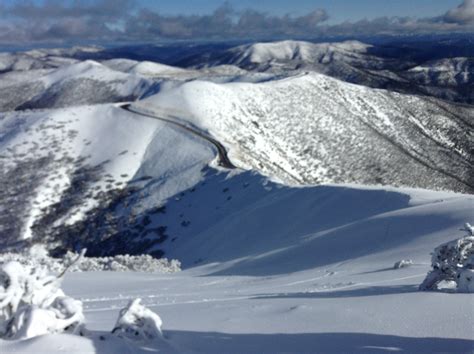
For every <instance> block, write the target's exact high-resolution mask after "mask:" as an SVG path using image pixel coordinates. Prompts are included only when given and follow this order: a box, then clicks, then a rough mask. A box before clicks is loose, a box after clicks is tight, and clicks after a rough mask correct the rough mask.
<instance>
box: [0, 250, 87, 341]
mask: <svg viewBox="0 0 474 354" xmlns="http://www.w3.org/2000/svg"><path fill="white" fill-rule="evenodd" d="M77 260H79V257H77V259H76V261H77ZM66 270H67V269H65V270H64V271H63V272H62V273H61V274H59V275H57V276H56V275H51V274H50V273H49V271H48V270H47V269H46V268H45V267H43V266H40V265H37V266H25V265H22V264H20V263H18V262H15V261H12V262H9V263H6V264H5V265H3V266H2V267H1V269H0V338H8V339H23V338H31V337H35V336H38V335H42V334H47V333H58V332H63V331H68V332H76V331H78V330H79V329H80V328H81V327H82V324H83V322H84V316H83V314H82V303H81V302H80V301H76V300H74V299H72V298H70V297H67V296H66V295H65V294H64V292H63V291H62V290H61V288H60V285H61V280H62V277H63V275H64V273H65V271H66Z"/></svg>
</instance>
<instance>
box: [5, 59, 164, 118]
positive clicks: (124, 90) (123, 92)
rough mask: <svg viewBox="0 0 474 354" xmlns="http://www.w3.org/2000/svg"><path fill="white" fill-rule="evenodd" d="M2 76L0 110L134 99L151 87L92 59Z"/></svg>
mask: <svg viewBox="0 0 474 354" xmlns="http://www.w3.org/2000/svg"><path fill="white" fill-rule="evenodd" d="M3 76H6V80H5V81H4V78H3ZM3 76H1V77H0V79H1V80H2V84H0V111H9V110H24V109H38V108H55V107H67V106H71V105H83V104H95V103H106V102H116V101H127V100H134V99H136V98H138V97H140V96H141V95H142V94H143V93H144V92H146V91H147V90H148V89H150V88H151V87H153V85H154V84H155V81H153V80H151V79H149V78H145V77H143V76H140V75H134V74H125V73H122V72H119V71H116V70H111V69H109V68H108V67H106V66H104V65H102V64H100V63H98V62H95V61H92V60H87V61H83V62H77V63H73V64H66V65H62V66H61V67H59V68H57V69H53V70H51V69H50V70H44V69H42V70H33V71H27V72H25V71H13V72H10V73H6V74H4V75H3Z"/></svg>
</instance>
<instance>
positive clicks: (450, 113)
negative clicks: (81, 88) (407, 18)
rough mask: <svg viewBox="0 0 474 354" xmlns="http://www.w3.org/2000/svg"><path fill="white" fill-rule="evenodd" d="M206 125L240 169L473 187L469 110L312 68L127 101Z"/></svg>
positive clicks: (291, 176)
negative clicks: (295, 73) (261, 79)
mask: <svg viewBox="0 0 474 354" xmlns="http://www.w3.org/2000/svg"><path fill="white" fill-rule="evenodd" d="M132 107H133V109H135V110H137V111H143V112H148V113H152V114H155V115H158V116H165V117H166V116H170V117H174V118H175V119H176V118H178V119H181V120H182V121H186V122H188V123H189V124H194V125H196V126H198V127H200V128H201V129H204V130H207V131H209V132H211V134H213V135H214V136H216V137H218V138H219V139H220V140H221V141H222V142H224V143H226V144H227V146H228V147H229V148H230V151H231V156H232V158H233V159H234V160H235V161H240V163H241V165H242V166H250V167H253V168H255V169H259V170H262V171H264V173H266V174H268V175H272V176H276V177H278V178H280V179H282V180H284V181H286V182H293V183H294V182H297V183H302V184H308V183H321V182H326V183H327V182H344V183H348V182H350V183H363V184H389V185H405V186H413V187H423V188H431V189H447V190H457V191H472V190H473V185H474V184H473V180H472V161H473V160H472V159H473V157H472V148H471V147H472V139H473V137H472V135H471V134H470V133H469V131H470V129H471V128H470V127H472V123H473V119H474V110H473V109H472V108H469V107H462V106H457V105H450V104H447V103H445V102H442V101H437V100H432V99H423V98H420V97H415V96H407V95H401V94H396V93H392V92H389V91H384V90H374V89H369V88H367V87H363V86H357V85H351V84H347V83H344V82H342V81H338V80H335V79H332V78H329V77H327V76H323V75H320V74H315V73H312V74H306V75H300V76H296V77H290V78H287V79H283V80H277V81H269V82H265V83H256V84H251V83H232V84H223V85H219V84H214V83H210V82H202V81H194V82H190V83H186V84H184V85H181V86H178V87H174V88H172V89H169V90H163V91H161V92H160V93H159V94H158V95H156V96H152V97H149V98H147V99H145V100H143V101H139V102H136V103H135V104H134V105H133V106H132Z"/></svg>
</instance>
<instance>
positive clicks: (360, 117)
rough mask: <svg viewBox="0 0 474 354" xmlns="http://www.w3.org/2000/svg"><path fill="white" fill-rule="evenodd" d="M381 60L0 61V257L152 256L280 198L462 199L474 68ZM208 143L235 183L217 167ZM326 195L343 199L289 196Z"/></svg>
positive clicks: (304, 51) (458, 60)
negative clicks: (393, 192) (47, 253)
mask: <svg viewBox="0 0 474 354" xmlns="http://www.w3.org/2000/svg"><path fill="white" fill-rule="evenodd" d="M157 48H158V47H156V48H155V50H159V48H158V49H157ZM387 51H388V49H387ZM387 51H385V52H384V54H383V55H382V54H381V49H380V48H379V47H377V46H376V45H369V44H363V43H360V42H354V41H350V42H342V43H319V44H314V43H308V42H298V41H284V42H276V43H257V44H248V45H240V46H237V47H233V48H220V47H218V48H215V50H213V51H210V52H209V53H202V51H200V50H198V49H197V48H192V50H191V49H190V51H188V52H186V53H183V52H179V55H178V54H176V53H174V54H172V53H171V54H169V53H168V54H169V57H168V59H169V61H168V62H167V64H163V63H157V62H153V61H150V60H135V59H130V58H127V57H126V56H125V58H124V57H110V56H111V54H110V53H111V51H110V50H104V49H100V48H96V47H92V48H87V47H84V48H73V49H71V50H63V49H61V50H49V49H48V50H35V51H30V52H24V53H13V54H12V53H6V54H1V55H0V72H2V73H1V74H0V112H2V113H0V184H1V185H2V188H1V189H0V235H1V237H0V249H6V248H8V249H12V248H16V247H19V248H21V247H24V246H25V245H28V244H30V243H32V242H33V243H34V242H42V243H46V244H47V245H48V247H49V248H50V249H53V250H54V251H55V252H56V253H57V254H59V253H62V252H64V251H65V250H66V249H79V248H81V247H88V248H89V252H90V253H89V254H90V255H105V254H118V253H124V252H127V253H132V254H139V253H143V252H147V253H151V254H153V255H155V256H157V257H159V256H161V255H162V254H163V252H167V253H168V252H171V253H173V252H175V251H174V250H175V248H174V243H175V242H176V244H177V243H179V241H177V240H178V239H180V238H182V237H191V236H192V235H193V234H200V235H207V236H209V235H211V231H212V230H226V232H230V231H229V230H232V228H230V229H229V228H225V227H223V226H222V224H221V223H220V221H219V220H221V219H222V218H224V217H229V219H227V220H228V223H229V224H235V223H237V221H236V220H238V219H235V218H231V217H230V216H229V215H237V214H238V213H241V212H243V211H245V213H250V211H251V210H253V209H254V208H257V209H258V208H260V207H261V206H262V205H274V204H272V201H273V200H283V201H284V200H287V199H286V198H287V197H288V198H289V199H288V200H290V199H291V198H290V197H289V195H293V193H294V194H295V195H303V194H304V193H305V192H306V191H307V193H310V194H311V195H313V196H314V198H315V200H319V199H321V198H322V199H324V198H332V197H331V196H334V195H346V194H345V193H346V192H347V190H346V189H350V188H352V187H351V186H353V184H363V185H377V186H378V187H376V188H379V189H381V191H380V194H383V193H385V192H384V191H383V190H384V189H383V188H387V187H382V186H403V187H413V188H424V189H435V190H447V191H455V192H462V193H472V192H473V191H474V173H473V163H474V158H473V156H474V149H473V146H474V143H473V139H474V136H473V124H474V108H473V106H472V105H470V104H469V103H472V98H473V96H472V90H471V89H470V88H471V87H472V83H473V82H472V80H473V76H472V72H473V59H472V57H466V58H463V57H449V58H435V59H432V60H426V61H422V60H419V58H417V57H416V56H412V57H410V58H409V57H408V56H396V55H395V54H394V53H391V54H390V55H388V52H387ZM117 52H118V51H117V50H116V53H117ZM172 58H174V59H172ZM170 62H173V63H174V64H177V63H180V66H174V65H170V64H173V63H170ZM125 103H127V104H129V103H130V106H129V110H125V109H124V108H125V107H124V105H125ZM166 120H168V122H167V121H166ZM169 121H171V123H170V122H169ZM206 137H209V138H210V139H206ZM212 139H214V140H215V141H218V142H219V143H220V144H221V145H222V146H223V147H224V148H225V149H226V150H227V153H228V157H229V158H230V160H231V161H232V164H233V165H235V166H237V168H236V169H229V168H223V167H222V166H219V155H220V154H221V153H222V152H221V151H219V147H217V146H216V145H215V144H213V143H212V141H213V140H212ZM219 146H220V145H219ZM281 183H283V184H281ZM328 183H329V184H334V183H337V184H343V186H339V187H334V188H333V187H320V188H319V189H318V188H317V187H308V188H307V189H302V187H303V186H306V187H307V186H308V185H321V184H328ZM348 184H350V185H348ZM357 188H359V187H357ZM364 188H369V189H370V188H373V187H364ZM341 191H345V192H341ZM286 193H288V195H287V194H286ZM298 193H299V194H298ZM334 193H335V194H334ZM339 193H342V194H339ZM356 194H357V193H356ZM369 194H370V193H369ZM402 194H403V193H402ZM347 195H349V197H348V198H350V199H351V200H352V202H351V203H353V202H354V200H355V199H357V197H356V196H354V195H352V194H351V193H349V194H347ZM367 195H368V194H367ZM367 195H364V198H365V197H366V196H367ZM439 195H441V194H439ZM295 198H296V197H295ZM403 198H404V197H403ZM291 200H292V199H291ZM364 200H365V199H364ZM306 202H307V203H310V204H311V198H309V199H308V200H307V201H306ZM306 202H305V203H306ZM282 203H283V202H282ZM405 204H406V203H405ZM405 204H404V205H405ZM338 205H340V203H339V204H338ZM272 208H275V215H277V214H278V215H282V211H281V208H283V204H278V203H277V204H275V206H272ZM272 208H270V209H272ZM288 208H291V205H289V206H288ZM270 209H265V215H266V217H268V213H271V210H270ZM382 209H383V208H382ZM276 210H278V213H277V212H276ZM298 210H299V212H303V211H302V209H298ZM246 215H247V214H246ZM238 230H240V231H238ZM244 231H245V230H244ZM244 231H242V229H238V228H235V233H231V234H230V235H228V236H229V237H238V234H237V232H239V233H240V232H244ZM207 236H205V237H207ZM203 237H204V236H203ZM179 247H180V248H179V249H182V250H185V249H186V247H190V246H189V245H187V246H186V244H180V246H179ZM216 247H218V246H217V245H216ZM183 252H184V251H183ZM177 254H178V255H180V254H179V252H177ZM196 257H197V256H196ZM198 258H199V257H197V258H196V259H194V261H196V262H199V259H198Z"/></svg>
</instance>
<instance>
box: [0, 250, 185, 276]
mask: <svg viewBox="0 0 474 354" xmlns="http://www.w3.org/2000/svg"><path fill="white" fill-rule="evenodd" d="M32 254H34V256H33V257H32ZM76 257H77V254H76V253H73V252H68V253H66V255H65V256H64V258H62V259H59V258H52V257H49V256H48V255H47V251H45V250H44V248H42V247H40V246H36V247H35V248H33V249H32V251H30V252H28V253H4V254H0V264H4V263H7V262H10V261H16V262H19V263H21V264H23V265H27V266H34V265H37V264H39V265H41V266H44V267H46V268H47V269H49V270H50V271H52V272H54V273H59V272H62V271H63V270H64V269H65V268H66V267H67V266H68V264H69V263H70V261H71V260H72V259H75V258H76ZM180 270H181V263H180V262H179V261H178V260H176V259H172V260H168V259H166V258H160V259H156V258H153V257H152V256H150V255H139V256H129V255H117V256H113V257H83V258H82V259H81V262H80V263H76V264H74V265H72V266H71V267H70V268H69V269H68V271H70V272H87V271H114V272H125V271H133V272H149V273H175V272H179V271H180Z"/></svg>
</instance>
